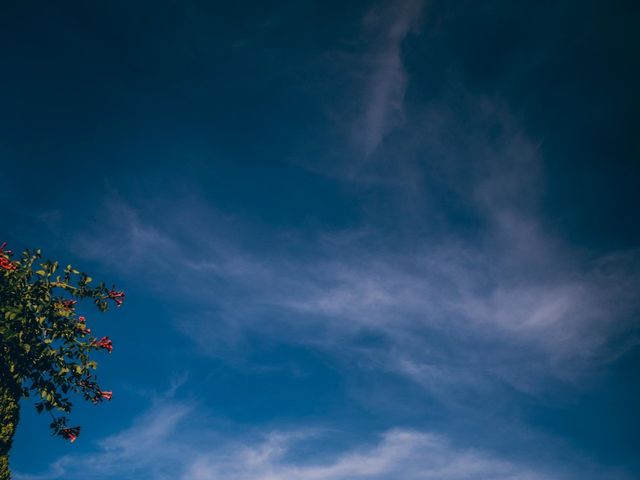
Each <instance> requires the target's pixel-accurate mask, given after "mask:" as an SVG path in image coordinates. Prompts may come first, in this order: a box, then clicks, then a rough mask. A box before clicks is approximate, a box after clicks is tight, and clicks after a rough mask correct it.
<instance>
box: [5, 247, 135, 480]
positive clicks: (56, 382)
mask: <svg viewBox="0 0 640 480" xmlns="http://www.w3.org/2000/svg"><path fill="white" fill-rule="evenodd" d="M5 246H6V243H5V244H2V245H1V246H0V349H1V351H2V358H1V361H0V421H1V422H2V427H1V430H0V480H8V479H10V478H11V475H10V470H9V450H10V449H11V444H12V441H13V436H14V433H15V430H16V426H17V424H18V421H19V418H20V400H21V399H23V398H28V397H34V398H35V408H36V409H37V411H38V413H42V412H43V411H46V412H48V413H49V414H50V415H51V425H50V426H51V429H52V430H53V434H54V435H59V436H61V437H62V438H64V439H67V440H69V441H71V442H74V441H75V440H76V438H77V437H78V435H79V434H80V427H79V426H70V425H69V421H68V418H67V417H66V415H65V414H69V413H70V412H71V408H72V403H71V398H72V397H73V396H79V397H81V398H84V399H85V400H88V401H91V402H93V403H94V404H97V403H99V402H102V401H104V400H110V399H111V396H112V393H111V392H110V391H105V390H102V389H101V387H100V386H99V385H98V381H97V377H96V374H95V371H96V368H97V363H96V362H95V360H93V359H92V358H91V354H92V353H93V352H95V351H97V350H106V351H107V352H108V353H111V350H112V348H113V345H112V342H111V340H110V339H109V337H102V338H97V337H94V336H93V335H92V333H91V329H90V328H88V327H87V321H86V319H85V317H84V316H82V315H79V314H78V313H77V312H76V308H80V306H82V307H83V308H84V305H85V304H86V303H88V302H92V303H93V304H94V305H95V307H97V309H98V311H100V312H105V311H107V309H108V308H109V304H110V303H111V302H113V304H115V305H116V306H117V307H119V306H120V305H122V302H123V300H124V293H123V292H121V291H117V290H116V289H115V287H112V288H107V286H106V285H105V284H104V283H99V284H97V285H96V286H91V285H93V280H92V279H91V277H89V276H88V275H87V274H85V273H81V272H79V271H78V270H76V269H74V268H73V267H72V266H71V265H67V267H66V268H64V269H61V268H59V265H58V262H51V261H41V260H40V259H41V254H40V250H36V251H34V252H32V251H29V250H26V251H25V252H24V253H23V254H22V257H21V258H20V259H19V260H12V259H11V256H12V252H11V251H8V250H5ZM56 273H58V275H56ZM59 412H61V413H59ZM54 413H58V415H62V416H57V415H55V414H54Z"/></svg>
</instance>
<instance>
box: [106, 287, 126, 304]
mask: <svg viewBox="0 0 640 480" xmlns="http://www.w3.org/2000/svg"><path fill="white" fill-rule="evenodd" d="M109 298H110V299H111V300H113V301H114V302H116V307H119V306H121V305H122V303H123V302H124V292H122V291H116V290H111V291H110V292H109Z"/></svg>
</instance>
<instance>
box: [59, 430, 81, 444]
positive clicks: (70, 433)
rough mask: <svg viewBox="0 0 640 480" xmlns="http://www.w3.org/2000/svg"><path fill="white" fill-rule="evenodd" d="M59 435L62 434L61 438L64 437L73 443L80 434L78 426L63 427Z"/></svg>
mask: <svg viewBox="0 0 640 480" xmlns="http://www.w3.org/2000/svg"><path fill="white" fill-rule="evenodd" d="M60 435H62V438H66V439H67V440H69V441H70V442H71V443H73V442H75V441H76V439H77V438H78V436H79V435H80V427H69V428H63V429H62V430H60Z"/></svg>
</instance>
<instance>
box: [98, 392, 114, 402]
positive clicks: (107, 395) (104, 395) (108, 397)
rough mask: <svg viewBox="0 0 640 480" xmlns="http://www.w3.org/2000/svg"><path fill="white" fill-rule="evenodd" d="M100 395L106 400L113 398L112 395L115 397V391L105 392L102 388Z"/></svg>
mask: <svg viewBox="0 0 640 480" xmlns="http://www.w3.org/2000/svg"><path fill="white" fill-rule="evenodd" d="M100 396H101V397H102V398H104V399H105V400H111V397H113V392H111V391H108V392H104V391H102V390H100Z"/></svg>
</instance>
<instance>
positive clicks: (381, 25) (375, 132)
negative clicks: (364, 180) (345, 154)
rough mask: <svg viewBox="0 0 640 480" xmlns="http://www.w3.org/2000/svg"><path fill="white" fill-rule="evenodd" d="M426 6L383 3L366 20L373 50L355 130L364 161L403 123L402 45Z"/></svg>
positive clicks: (415, 0) (419, 1) (414, 0)
mask: <svg viewBox="0 0 640 480" xmlns="http://www.w3.org/2000/svg"><path fill="white" fill-rule="evenodd" d="M423 3H424V2H423V0H402V1H396V2H382V3H380V4H378V5H377V6H376V7H374V8H373V9H371V10H370V11H369V12H368V13H367V15H366V16H365V18H364V27H365V31H366V36H367V37H368V38H370V39H371V40H370V41H371V43H372V45H373V47H372V50H370V51H369V52H368V53H367V54H366V55H365V65H366V70H368V73H367V77H368V82H367V83H366V84H365V86H364V92H365V93H364V97H363V99H362V101H363V108H362V115H361V117H359V118H358V119H357V121H356V123H355V125H354V128H353V131H354V137H355V139H356V144H357V145H358V147H359V149H360V150H361V152H362V154H363V156H364V157H365V158H366V157H369V156H370V155H372V154H373V153H374V152H375V151H376V149H377V148H378V147H379V146H380V144H381V143H382V141H383V140H384V138H385V136H386V135H387V134H388V133H389V132H390V131H391V130H392V129H393V128H394V127H396V126H398V125H401V124H402V121H403V116H404V114H403V110H404V106H403V104H404V95H405V90H406V87H407V73H406V69H405V67H404V65H403V60H402V43H403V41H404V40H405V38H406V37H407V35H409V34H410V33H411V32H412V31H415V29H416V28H417V26H418V24H419V21H420V15H421V11H422V7H423Z"/></svg>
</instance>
